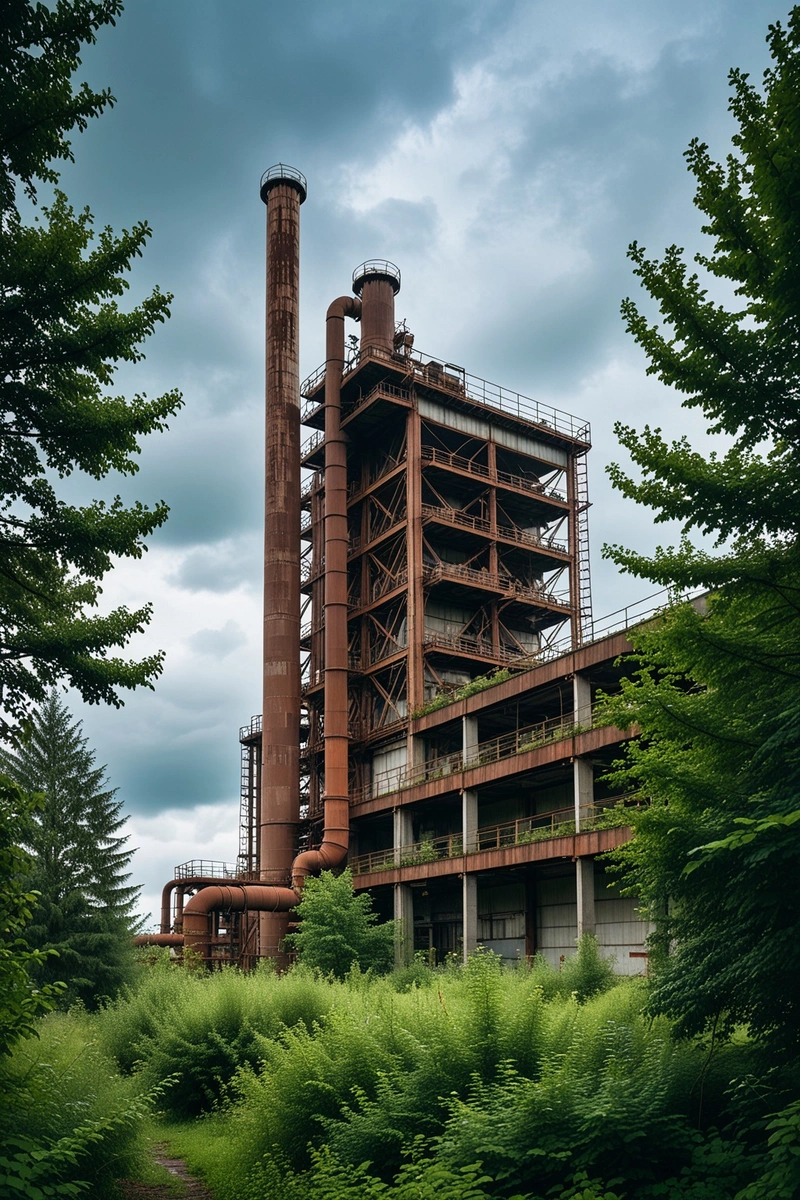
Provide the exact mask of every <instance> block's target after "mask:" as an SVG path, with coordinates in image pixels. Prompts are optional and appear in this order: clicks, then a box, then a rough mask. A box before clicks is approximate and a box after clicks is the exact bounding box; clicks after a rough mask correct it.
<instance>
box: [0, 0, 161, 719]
mask: <svg viewBox="0 0 800 1200" xmlns="http://www.w3.org/2000/svg"><path fill="white" fill-rule="evenodd" d="M121 10H122V4H121V3H120V0H59V3H58V4H57V5H50V6H45V5H44V4H32V3H29V0H6V2H5V4H4V6H3V39H2V47H1V48H0V89H1V90H2V96H3V103H2V105H0V146H2V156H1V157H0V214H1V215H0V233H1V234H2V253H1V254H0V368H1V369H0V400H1V401H2V403H1V405H0V407H2V412H3V421H2V433H3V436H2V439H0V499H1V500H2V506H3V520H2V523H0V651H2V652H1V653H0V702H2V714H1V715H0V733H3V734H5V735H8V734H9V733H13V732H14V731H15V730H16V729H17V728H18V727H19V725H20V723H21V722H24V720H25V718H26V716H27V713H28V707H29V703H30V701H31V700H33V701H34V702H36V703H39V702H41V701H42V700H44V697H45V694H46V691H47V689H48V687H49V686H51V685H52V684H53V683H55V682H57V681H59V680H62V679H63V680H66V681H67V682H68V683H69V684H71V685H72V686H73V687H75V688H76V689H77V691H78V692H80V694H81V695H82V696H83V698H84V699H85V700H88V701H89V702H90V703H97V702H99V701H104V702H107V703H110V704H114V705H116V706H119V705H120V704H121V700H120V697H119V689H120V688H133V687H137V686H139V685H147V686H152V681H153V679H154V678H155V677H156V676H157V675H158V674H159V672H160V670H161V660H162V655H161V654H153V655H149V656H148V657H146V658H144V659H142V660H141V661H139V662H132V661H129V660H126V659H124V658H122V657H119V656H117V655H116V654H114V653H113V651H114V650H116V649H117V648H123V647H125V646H126V645H127V643H128V642H129V640H130V638H131V637H132V635H133V634H135V633H137V632H140V631H141V630H142V628H143V627H144V626H145V625H146V624H147V622H148V621H149V619H150V606H149V605H145V606H144V607H143V608H140V609H138V610H136V611H133V612H132V611H129V610H128V609H127V608H125V607H120V608H117V609H114V610H113V611H112V612H110V613H107V614H105V615H93V614H92V613H91V609H93V608H94V607H96V606H97V604H98V600H99V597H100V591H101V581H102V579H103V577H104V576H105V575H106V574H107V572H108V571H109V570H110V569H111V566H112V561H113V559H114V558H116V557H128V558H139V557H141V555H142V552H143V550H144V548H145V547H144V539H145V537H146V536H147V535H148V534H149V533H151V532H152V531H153V530H154V529H155V528H157V527H158V526H159V525H161V524H162V523H163V522H164V521H165V520H166V516H167V509H166V506H165V505H163V504H157V505H156V506H155V507H154V508H152V509H150V508H147V507H145V506H144V505H142V504H140V503H137V504H134V505H133V506H132V507H130V508H125V507H124V506H123V504H122V502H121V500H120V499H119V498H117V499H115V500H114V501H112V502H111V503H110V504H106V503H105V502H103V501H95V502H94V503H91V504H88V505H85V506H76V505H72V504H67V503H66V502H65V501H64V500H62V499H60V498H59V496H58V492H57V490H56V481H57V480H58V479H59V478H61V477H63V476H65V475H70V474H72V473H73V472H74V471H80V472H83V473H84V474H85V475H86V476H89V477H90V478H92V479H102V478H104V477H105V476H107V475H108V474H109V472H111V471H121V472H123V473H125V474H132V473H133V472H135V471H136V470H137V465H136V455H137V454H138V452H139V441H140V439H141V437H142V436H143V435H145V434H147V433H150V432H152V431H154V430H160V429H164V428H165V427H166V419H167V417H168V416H169V415H170V414H172V413H174V412H175V411H176V410H177V409H178V407H179V405H180V397H179V395H178V394H177V393H176V392H169V393H167V394H166V395H164V396H161V397H159V398H157V399H154V400H148V399H147V398H146V397H145V396H135V397H134V398H133V399H132V400H130V401H128V400H125V399H124V398H123V397H121V396H117V395H114V396H110V395H108V394H107V390H108V388H109V387H110V386H111V385H112V383H113V379H114V373H115V371H116V369H117V366H118V364H119V363H135V362H137V361H138V360H140V359H141V358H142V349H141V346H142V343H143V342H144V341H145V340H146V338H147V337H148V336H149V335H150V334H151V333H152V332H153V330H154V329H155V327H156V325H157V324H158V323H159V322H162V321H164V320H165V319H166V318H167V317H168V315H169V301H170V299H171V298H170V297H169V296H167V295H164V294H163V293H162V292H160V291H159V290H158V288H156V289H155V291H154V292H153V293H152V294H151V295H150V296H149V297H147V298H146V299H144V300H143V301H142V302H141V303H140V304H139V305H137V306H136V307H134V308H132V309H131V310H130V311H128V312H125V311H123V310H122V309H121V308H120V306H119V297H121V296H122V295H123V294H124V292H125V290H126V289H127V287H128V283H127V280H126V279H125V274H126V273H127V272H128V271H129V270H130V268H131V265H132V263H133V260H134V259H135V258H137V257H138V256H139V255H140V254H141V253H142V250H143V247H144V245H145V243H146V241H147V239H148V238H149V236H150V229H149V227H148V225H147V224H146V223H144V222H141V223H139V224H137V225H135V226H134V227H133V229H131V230H130V231H124V232H123V233H122V234H121V236H119V237H115V235H114V234H113V232H112V231H111V230H110V229H108V228H106V229H104V230H103V231H102V232H101V233H100V234H99V236H97V237H96V238H95V233H94V230H93V227H92V217H91V214H90V213H89V212H88V210H84V211H83V212H80V213H75V211H74V210H73V208H72V207H71V206H70V204H69V201H68V200H67V197H66V196H65V195H64V194H63V193H62V192H60V191H58V190H54V185H55V184H56V183H57V181H58V174H57V172H56V170H55V169H54V166H53V164H54V162H56V161H57V160H59V159H62V160H63V159H70V158H72V150H71V146H70V141H69V137H70V134H71V133H72V132H73V131H74V130H76V129H77V130H82V129H84V128H85V127H86V124H87V122H88V120H89V118H91V117H94V116H97V115H99V114H100V113H101V112H102V111H103V109H104V108H105V107H106V106H107V105H109V104H111V103H113V98H112V96H111V94H110V93H109V92H108V91H103V92H95V91H92V89H91V88H90V87H89V86H88V85H87V84H85V83H84V84H82V85H81V87H80V88H76V86H75V85H74V83H73V79H74V74H75V72H76V71H77V69H78V68H79V67H80V64H81V52H82V49H83V46H85V45H87V44H91V43H93V42H94V40H95V36H96V33H97V30H98V29H100V28H101V27H102V26H104V25H108V24H113V23H114V21H115V18H116V17H117V16H118V15H119V13H120V12H121ZM42 184H44V185H45V186H46V188H47V189H48V190H50V193H51V199H50V202H49V203H48V204H45V205H42V206H41V208H40V209H39V210H38V215H37V216H36V217H35V219H34V221H33V222H32V223H31V224H26V223H25V221H24V220H23V215H22V212H21V208H20V205H19V203H18V201H19V200H20V199H21V197H20V193H23V194H24V196H25V198H26V201H27V203H28V207H29V206H30V203H31V202H32V203H34V204H36V202H37V189H38V188H39V187H40V186H41V185H42ZM93 242H94V243H95V244H94V246H92V243H93Z"/></svg>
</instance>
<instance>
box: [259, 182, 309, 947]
mask: <svg viewBox="0 0 800 1200" xmlns="http://www.w3.org/2000/svg"><path fill="white" fill-rule="evenodd" d="M305 198H306V180H305V177H304V176H303V175H301V173H300V172H299V171H297V170H295V168H294V167H289V166H286V165H285V164H284V163H278V164H277V165H276V166H274V167H270V169H269V170H268V171H265V172H264V175H263V176H262V178H261V199H262V200H263V201H264V204H265V205H266V206H267V321H266V343H267V347H266V348H267V361H266V454H265V466H266V472H265V493H266V495H265V520H264V675H263V688H264V691H263V706H262V713H263V717H262V735H261V736H262V742H261V744H262V776H261V807H260V812H259V814H258V850H259V878H260V880H261V882H263V883H268V884H274V885H278V886H280V885H282V884H286V883H288V882H289V877H290V873H291V866H292V860H293V858H294V855H295V853H296V843H297V828H298V824H299V821H300V761H299V755H300V362H299V348H298V324H299V292H300V270H299V267H300V205H301V204H302V203H303V201H304V200H305ZM287 925H288V915H287V914H286V913H280V912H278V913H270V912H262V913H261V916H260V925H259V942H260V946H259V952H260V954H261V955H262V956H269V957H270V958H280V957H281V955H280V953H279V947H280V943H281V941H282V939H283V938H284V936H285V935H286V930H287Z"/></svg>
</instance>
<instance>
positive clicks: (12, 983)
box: [0, 775, 63, 1064]
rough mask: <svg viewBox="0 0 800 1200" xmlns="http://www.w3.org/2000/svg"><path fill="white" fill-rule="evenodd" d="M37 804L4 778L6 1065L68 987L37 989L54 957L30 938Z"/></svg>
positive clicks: (2, 1045)
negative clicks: (26, 845) (31, 838)
mask: <svg viewBox="0 0 800 1200" xmlns="http://www.w3.org/2000/svg"><path fill="white" fill-rule="evenodd" d="M33 808H34V802H33V801H31V800H29V799H28V797H27V796H25V795H23V793H22V792H21V791H20V790H19V788H18V787H16V785H15V784H13V783H12V782H11V780H10V779H6V778H5V777H4V776H2V775H0V1064H1V1063H2V1058H3V1057H4V1056H7V1055H9V1054H11V1052H12V1050H13V1048H14V1046H15V1045H16V1043H17V1042H18V1041H20V1040H21V1039H23V1038H27V1037H30V1036H32V1035H33V1034H34V1033H35V1032H36V1028H37V1024H36V1018H37V1017H38V1016H40V1015H41V1014H42V1013H43V1012H46V1011H47V1010H48V1009H50V1008H53V1006H54V1005H55V1004H56V1002H57V1000H58V997H59V995H60V994H61V992H62V991H63V984H60V985H59V984H49V985H47V986H45V987H43V988H39V987H36V985H35V984H34V982H33V979H32V977H31V975H32V972H33V971H34V970H39V969H41V968H43V967H44V965H45V962H46V959H47V957H48V955H47V954H46V953H45V952H43V951H42V950H33V949H31V947H30V946H29V944H28V942H27V940H26V937H25V933H26V930H27V928H28V924H29V922H30V920H31V916H32V913H33V906H34V904H35V903H36V894H35V893H34V892H33V891H31V888H30V886H29V880H30V873H31V866H32V863H31V857H30V855H29V854H28V853H27V852H26V851H25V850H24V849H23V847H22V846H21V845H20V843H21V842H23V841H24V840H25V838H26V836H27V834H28V832H29V829H30V822H31V819H32V810H33Z"/></svg>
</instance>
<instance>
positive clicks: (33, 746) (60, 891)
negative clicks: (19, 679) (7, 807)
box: [0, 691, 140, 1007]
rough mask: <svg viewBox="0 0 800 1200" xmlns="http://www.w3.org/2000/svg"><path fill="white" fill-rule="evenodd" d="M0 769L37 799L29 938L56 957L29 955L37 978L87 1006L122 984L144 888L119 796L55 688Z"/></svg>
mask: <svg viewBox="0 0 800 1200" xmlns="http://www.w3.org/2000/svg"><path fill="white" fill-rule="evenodd" d="M0 767H1V768H2V770H4V771H5V772H6V774H7V775H8V776H9V777H10V778H11V779H13V780H14V782H15V783H16V784H17V785H18V786H19V787H20V788H21V789H22V790H23V791H24V792H26V793H28V794H38V795H39V796H40V797H41V800H40V804H39V807H38V808H37V809H35V810H34V811H33V813H32V815H31V818H30V820H29V823H28V830H27V834H26V836H25V848H26V850H27V851H28V853H29V854H30V856H31V859H32V864H31V871H30V875H29V885H30V887H31V889H32V890H35V891H36V892H38V893H39V899H38V902H37V904H36V907H35V909H34V912H33V917H32V920H31V924H30V925H29V927H28V930H27V933H26V935H25V936H26V940H27V942H28V943H29V945H30V946H32V947H33V948H35V949H39V950H42V951H52V950H55V951H57V952H58V957H46V958H40V959H38V960H36V961H35V962H33V963H32V964H31V970H32V974H33V977H34V979H35V980H36V981H37V982H39V983H42V984H51V983H54V982H55V981H56V980H65V981H66V983H67V991H66V993H65V1001H66V1002H67V1003H70V1002H72V1001H74V1000H82V1001H83V1002H84V1003H85V1004H87V1005H88V1006H90V1007H91V1006H93V1005H94V1004H95V1003H96V1001H97V999H98V998H100V997H103V996H110V995H113V994H114V993H115V992H116V991H117V990H118V989H119V987H120V984H121V983H123V982H124V981H125V979H126V978H127V977H128V974H129V972H130V970H131V966H132V961H133V953H134V952H133V943H132V934H133V932H134V929H135V926H136V919H135V917H134V908H135V906H136V901H137V899H138V896H139V892H140V888H139V887H135V886H131V885H130V884H129V882H128V880H129V878H130V876H129V873H128V870H127V868H128V866H129V864H130V860H131V856H132V854H133V851H132V850H130V849H129V848H128V847H127V842H128V838H127V836H125V835H123V834H121V833H120V829H121V827H122V825H123V823H124V816H123V814H122V802H121V801H120V800H117V799H115V795H116V789H110V788H109V787H108V786H107V782H106V768H105V767H98V766H96V765H95V756H94V753H93V751H92V750H90V749H89V747H88V744H87V740H86V738H85V737H84V736H83V735H82V733H81V724H80V722H79V721H74V720H72V718H71V717H70V714H69V711H68V709H67V707H66V705H65V704H64V703H63V702H62V701H61V700H60V699H59V697H58V695H57V694H56V692H55V691H52V692H50V694H49V695H48V696H47V698H46V699H45V702H44V704H43V705H42V706H41V708H40V709H39V710H38V711H37V712H36V713H35V714H34V717H33V721H32V724H31V731H30V736H29V738H28V740H27V741H26V742H24V743H23V744H21V745H20V746H19V747H18V748H17V749H16V750H13V751H2V752H0Z"/></svg>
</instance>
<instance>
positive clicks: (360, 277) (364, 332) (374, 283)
mask: <svg viewBox="0 0 800 1200" xmlns="http://www.w3.org/2000/svg"><path fill="white" fill-rule="evenodd" d="M353 291H354V292H355V294H356V295H357V296H360V297H361V349H362V350H365V349H366V348H367V346H373V347H375V348H377V349H378V350H386V351H388V352H389V353H391V352H392V350H393V349H394V298H395V296H396V295H397V293H398V292H399V291H400V271H399V270H398V268H397V267H396V266H395V265H394V263H390V262H387V261H386V259H376V258H373V259H370V260H369V261H368V262H365V263H362V264H361V266H360V267H356V269H355V271H354V272H353Z"/></svg>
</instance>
